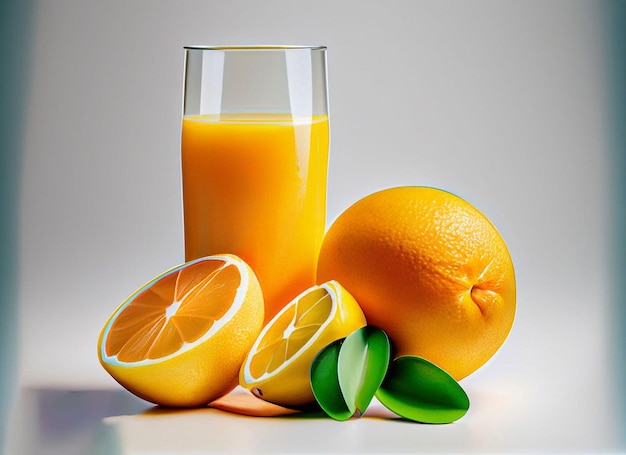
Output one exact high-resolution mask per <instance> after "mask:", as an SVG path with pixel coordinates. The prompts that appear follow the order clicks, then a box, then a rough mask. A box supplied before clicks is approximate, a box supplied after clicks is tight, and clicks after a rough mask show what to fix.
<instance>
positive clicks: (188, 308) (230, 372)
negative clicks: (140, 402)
mask: <svg viewBox="0 0 626 455" xmlns="http://www.w3.org/2000/svg"><path fill="white" fill-rule="evenodd" d="M263 318H264V305H263V297H262V293H261V287H260V285H259V281H258V279H257V277H256V276H255V274H254V272H253V271H252V269H251V268H250V267H249V266H248V265H247V264H246V263H245V262H244V261H243V260H242V259H240V258H238V257H236V256H233V255H217V256H208V257H204V258H200V259H196V260H194V261H190V262H187V263H185V264H183V265H180V266H178V267H175V268H173V269H171V270H168V271H167V272H165V273H163V274H161V275H159V276H158V277H156V278H155V279H153V280H152V281H150V282H148V283H147V284H145V285H144V286H142V287H141V288H139V289H138V290H137V291H135V292H134V293H133V294H132V295H131V296H130V297H128V298H127V299H126V300H125V301H124V302H123V303H122V304H121V305H120V306H119V307H118V308H117V310H115V312H114V313H113V314H112V315H111V317H110V318H109V319H108V321H107V322H106V324H105V325H104V327H103V329H102V332H101V333H100V338H99V340H98V356H99V359H100V363H101V364H102V366H103V367H104V369H105V370H106V371H108V372H109V374H110V375H111V376H112V377H113V378H114V379H115V380H116V381H118V382H119V383H120V384H121V385H122V386H124V387H125V388H126V389H128V390H129V391H130V392H132V393H134V394H135V395H137V396H139V397H141V398H143V399H145V400H148V401H151V402H153V403H156V404H160V405H164V406H176V407H192V406H201V405H206V404H207V403H209V402H211V401H213V400H215V399H217V398H219V397H221V396H223V395H225V394H226V393H228V392H230V391H231V390H232V389H234V388H235V386H236V385H237V383H238V373H239V369H240V367H241V364H242V363H243V361H244V359H245V357H246V354H247V353H248V351H249V350H250V348H251V346H252V344H253V343H254V340H255V339H256V337H257V336H258V334H259V333H260V331H261V328H262V325H263Z"/></svg>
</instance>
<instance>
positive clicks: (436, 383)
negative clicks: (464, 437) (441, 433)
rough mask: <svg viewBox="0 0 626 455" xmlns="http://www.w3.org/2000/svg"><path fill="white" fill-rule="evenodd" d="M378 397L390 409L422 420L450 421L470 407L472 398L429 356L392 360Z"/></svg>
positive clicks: (434, 421) (377, 393)
mask: <svg viewBox="0 0 626 455" xmlns="http://www.w3.org/2000/svg"><path fill="white" fill-rule="evenodd" d="M376 398H378V400H379V401H380V402H381V403H382V404H383V405H384V406H386V407H387V408H388V409H389V410H390V411H392V412H394V413H396V414H398V415H399V416H401V417H404V418H406V419H410V420H414V421H417V422H422V423H450V422H454V421H455V420H458V419H460V418H461V417H463V416H464V415H465V413H466V412H467V410H468V409H469V398H468V397H467V394H466V393H465V391H464V390H463V389H462V388H461V386H460V385H459V384H458V383H457V382H456V381H455V380H454V378H453V377H452V376H450V375H449V374H448V373H446V372H445V371H444V370H442V369H441V368H439V367H438V366H436V365H435V364H433V363H431V362H429V361H428V360H426V359H423V358H421V357H415V356H401V357H398V358H397V359H395V360H394V361H393V362H391V366H390V368H389V372H388V373H387V376H386V377H385V379H384V381H383V383H382V384H381V386H380V388H379V389H378V391H377V392H376Z"/></svg>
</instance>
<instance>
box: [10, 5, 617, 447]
mask: <svg viewBox="0 0 626 455" xmlns="http://www.w3.org/2000/svg"><path fill="white" fill-rule="evenodd" d="M600 6H601V4H600V3H596V2H581V1H519V2H512V1H471V2H470V1H468V2H465V1H458V2H449V1H444V2H438V1H408V0H407V1H397V0H394V1H389V2H382V1H356V0H343V1H331V0H316V1H308V2H304V1H287V0H271V1H265V2H255V1H243V0H236V1H203V2H201V1H186V2H166V1H132V2H126V1H107V2H96V1H82V0H81V1H79V0H75V1H69V0H68V1H62V0H50V1H40V2H39V3H38V4H37V6H36V10H35V18H34V23H35V36H34V38H33V45H34V47H33V62H32V76H31V77H32V81H31V88H30V97H29V99H28V104H27V124H26V137H25V153H24V156H23V174H22V183H21V199H20V219H19V221H20V232H21V238H20V255H19V260H20V262H19V267H20V268H19V272H20V285H19V294H20V317H21V319H20V343H19V346H20V359H21V369H20V382H21V383H22V384H23V385H27V386H35V387H39V386H55V387H65V388H68V387H69V388H73V387H74V388H90V387H116V384H115V383H114V382H113V380H112V379H111V378H110V377H108V375H107V374H106V373H105V372H104V370H103V369H102V368H101V367H100V366H99V364H98V361H97V356H96V342H97V336H98V333H99V331H100V328H101V326H102V325H103V323H104V322H105V320H106V318H107V317H108V316H109V314H110V313H111V312H112V311H113V310H114V309H115V307H116V306H117V305H118V304H119V303H120V302H121V301H122V300H123V299H124V298H125V297H127V296H128V295H129V294H130V293H131V292H132V291H134V290H135V289H136V288H137V287H138V286H139V285H141V284H143V283H144V282H145V281H147V280H149V279H150V278H152V277H153V276H155V275H157V274H158V273H160V272H162V271H163V270H165V269H167V268H169V267H172V266H174V265H177V264H179V263H181V262H182V261H183V243H182V242H183V237H182V232H183V231H182V206H181V188H180V185H181V183H180V167H179V141H180V123H181V122H180V116H181V95H182V75H183V49H182V47H183V46H184V45H189V44H246V43H248V44H250V43H252V44H259V43H264V44H324V45H327V46H328V77H329V92H330V113H331V159H330V170H329V185H328V223H329V224H330V223H331V222H332V221H333V220H334V219H335V218H336V217H337V216H338V215H339V214H340V213H341V211H343V210H344V209H345V208H347V207H348V206H349V205H350V204H351V203H353V202H355V201H356V200H357V199H359V198H361V197H363V196H365V195H367V194H369V193H371V192H373V191H376V190H378V189H382V188H386V187H391V186H396V185H404V184H409V185H416V184H418V185H431V186H437V187H440V188H444V189H447V190H450V191H452V192H455V193H457V194H459V195H460V196H462V197H464V198H465V199H467V200H468V201H470V202H472V203H473V204H474V205H476V206H477V207H478V208H479V209H480V210H481V211H483V212H484V213H485V214H486V215H487V216H488V217H489V218H490V219H491V220H492V221H493V223H494V224H495V225H496V226H497V228H498V229H499V230H500V232H501V234H502V235H503V237H504V239H505V241H506V242H507V244H508V246H509V248H510V252H511V254H512V257H513V260H514V263H515V266H516V273H517V279H518V314H517V320H516V323H515V325H514V328H513V331H512V333H511V336H510V338H509V339H508V341H507V343H506V344H505V345H504V347H503V348H502V349H501V350H500V351H499V352H498V354H497V355H496V356H495V357H494V359H493V360H492V361H491V362H490V363H488V364H487V365H486V366H485V367H484V368H483V369H481V370H480V371H479V372H478V373H476V374H475V375H473V376H472V377H470V378H468V379H467V380H466V381H465V382H464V384H466V387H467V389H468V392H469V393H470V398H471V399H474V400H478V402H479V403H480V402H481V400H482V402H483V403H485V404H484V406H483V407H482V409H481V408H477V409H476V411H475V412H476V413H477V414H475V415H476V416H477V417H475V418H482V419H484V421H485V424H486V425H496V426H497V428H498V431H495V432H494V434H490V435H489V436H488V437H490V438H496V439H497V438H501V441H500V442H501V443H502V447H506V438H509V437H510V438H514V439H516V440H518V441H522V440H526V441H530V442H528V443H527V444H528V446H529V447H531V448H538V447H547V448H552V449H556V448H566V449H573V448H577V449H580V448H582V450H585V449H588V450H591V449H595V448H607V447H608V448H613V447H615V441H616V438H617V437H618V433H619V428H620V427H619V421H617V420H616V419H615V412H614V409H613V403H614V398H613V395H612V394H613V393H615V389H612V388H611V387H612V382H611V378H612V376H613V372H614V369H613V365H614V364H615V363H616V359H614V358H613V357H612V354H611V349H610V345H611V343H612V342H613V341H612V338H611V337H612V332H611V324H610V320H611V317H612V307H611V305H610V292H609V289H610V287H611V283H610V278H609V277H608V274H609V268H610V267H609V265H610V263H609V250H610V237H609V234H610V229H611V225H610V211H611V204H612V200H613V199H612V198H613V195H612V194H611V186H610V182H609V175H610V167H611V162H610V153H609V132H608V124H609V119H608V115H609V112H608V103H607V98H608V88H607V84H606V81H607V60H608V59H607V54H606V43H605V30H604V24H603V21H602V10H601V7H600ZM524 438H525V439H524ZM514 446H515V445H514ZM516 447H517V446H516ZM524 447H525V446H524Z"/></svg>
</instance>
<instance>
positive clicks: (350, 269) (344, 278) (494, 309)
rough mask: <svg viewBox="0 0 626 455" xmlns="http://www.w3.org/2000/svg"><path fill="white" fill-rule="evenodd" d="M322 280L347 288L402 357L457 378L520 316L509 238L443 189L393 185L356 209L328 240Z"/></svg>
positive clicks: (331, 230)
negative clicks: (411, 357)
mask: <svg viewBox="0 0 626 455" xmlns="http://www.w3.org/2000/svg"><path fill="white" fill-rule="evenodd" d="M317 279H318V282H325V281H328V280H337V281H338V282H339V283H341V284H342V285H343V286H344V287H345V288H346V289H347V290H348V292H350V293H351V294H352V295H353V296H354V297H355V299H356V300H357V302H358V303H359V305H361V308H362V309H363V312H364V314H365V317H366V318H367V322H368V324H371V325H374V326H377V327H379V328H381V329H383V330H384V331H386V332H387V334H388V335H389V337H390V339H391V340H392V342H393V343H394V345H395V346H396V348H397V354H398V355H406V354H410V355H417V356H420V357H424V358H426V359H428V360H430V361H431V362H433V363H435V364H436V365H438V366H439V367H441V368H443V369H444V370H446V371H447V372H448V373H449V374H451V375H452V376H453V377H454V378H455V379H457V380H459V379H462V378H464V377H466V376H467V375H469V374H471V373H472V372H474V371H475V370H476V369H478V368H479V367H480V366H481V365H483V364H484V363H485V362H486V361H487V360H489V358H491V357H492V356H493V354H494V353H495V352H496V351H497V350H498V349H499V348H500V346H501V345H502V343H503V342H504V340H505V339H506V337H507V336H508V334H509V332H510V330H511V327H512V325H513V320H514V317H515V292H516V291H515V273H514V270H513V263H512V261H511V257H510V254H509V252H508V249H507V247H506V244H505V243H504V240H503V239H502V237H501V236H500V234H499V233H498V231H497V230H496V228H495V227H494V226H493V224H492V223H491V222H490V221H489V220H488V219H487V217H485V216H484V215H483V214H482V213H481V212H480V211H478V209H476V208H475V207H474V206H472V205H471V204H470V203H468V202H466V201H465V200H463V199H461V198H460V197H458V196H455V195H454V194H451V193H449V192H446V191H443V190H440V189H436V188H429V187H419V186H406V187H397V188H390V189H386V190H382V191H379V192H376V193H373V194H371V195H369V196H366V197H364V198H363V199H361V200H359V201H358V202H356V203H355V204H353V205H352V206H351V207H349V208H348V209H347V210H346V211H345V212H343V213H342V214H341V215H340V216H339V217H338V218H337V220H336V221H335V222H334V223H333V224H332V225H331V227H330V228H329V230H328V232H327V234H326V236H325V238H324V241H323V244H322V249H321V252H320V257H319V263H318V277H317Z"/></svg>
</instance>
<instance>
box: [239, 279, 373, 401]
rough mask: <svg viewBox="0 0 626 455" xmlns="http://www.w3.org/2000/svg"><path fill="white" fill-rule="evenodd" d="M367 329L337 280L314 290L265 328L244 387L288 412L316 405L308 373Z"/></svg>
mask: <svg viewBox="0 0 626 455" xmlns="http://www.w3.org/2000/svg"><path fill="white" fill-rule="evenodd" d="M365 325H366V321H365V316H364V315H363V312H362V311H361V308H360V307H359V305H358V303H357V302H356V301H355V300H354V297H352V295H350V293H348V291H346V289H345V288H344V287H343V286H341V285H340V284H339V283H337V282H336V281H329V282H327V283H324V284H322V285H319V286H313V287H311V288H309V289H307V290H306V291H304V292H303V293H301V294H300V295H298V296H297V297H296V298H295V299H293V300H292V301H291V302H290V303H288V304H287V305H286V306H285V307H284V308H283V309H282V310H281V311H280V312H279V313H278V314H276V316H274V318H272V320H271V321H270V322H268V323H267V325H266V326H265V327H264V328H263V330H262V331H261V333H260V335H259V336H258V338H257V340H256V341H255V342H254V345H253V346H252V349H251V350H250V353H249V354H248V356H247V357H246V360H245V362H244V363H243V365H242V367H241V373H240V376H239V383H240V384H241V385H242V386H243V387H245V388H247V389H248V390H250V391H251V392H252V393H253V394H254V395H256V396H257V397H259V398H262V399H264V400H266V401H269V402H271V403H275V404H278V405H281V406H285V407H288V408H300V407H304V406H307V405H309V404H311V403H313V402H314V401H315V397H314V396H313V391H312V390H311V383H310V379H309V371H310V369H311V364H312V363H313V359H314V358H315V356H316V355H317V353H318V352H319V351H321V350H322V349H323V348H324V347H325V346H327V345H328V344H330V343H332V342H333V341H335V340H338V339H340V338H344V337H346V336H348V335H349V334H350V333H352V332H353V331H355V330H356V329H358V328H360V327H363V326H365Z"/></svg>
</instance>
